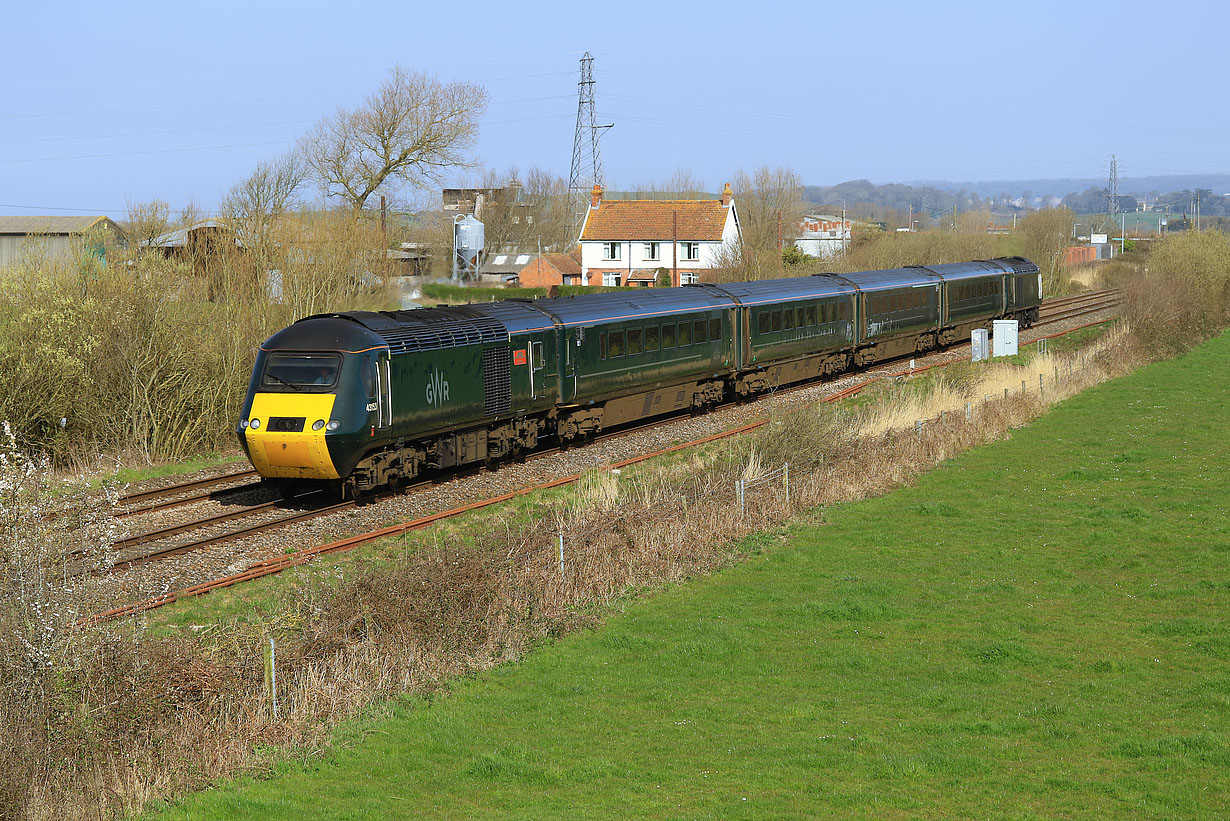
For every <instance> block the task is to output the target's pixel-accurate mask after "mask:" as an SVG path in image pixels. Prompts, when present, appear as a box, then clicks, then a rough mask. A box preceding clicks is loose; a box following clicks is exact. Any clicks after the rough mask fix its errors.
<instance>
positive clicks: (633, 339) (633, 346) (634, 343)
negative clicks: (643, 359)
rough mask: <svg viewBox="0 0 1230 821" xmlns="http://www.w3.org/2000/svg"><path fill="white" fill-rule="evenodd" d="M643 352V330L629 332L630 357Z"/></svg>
mask: <svg viewBox="0 0 1230 821" xmlns="http://www.w3.org/2000/svg"><path fill="white" fill-rule="evenodd" d="M640 352H641V329H640V328H636V329H634V330H631V331H628V356H632V354H634V353H640Z"/></svg>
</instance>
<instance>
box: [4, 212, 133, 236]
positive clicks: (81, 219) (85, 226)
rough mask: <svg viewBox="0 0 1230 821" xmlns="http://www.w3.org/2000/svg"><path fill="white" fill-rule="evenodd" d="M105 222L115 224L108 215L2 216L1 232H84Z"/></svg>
mask: <svg viewBox="0 0 1230 821" xmlns="http://www.w3.org/2000/svg"><path fill="white" fill-rule="evenodd" d="M105 223H111V225H113V226H114V225H115V223H112V222H111V220H110V219H108V218H107V217H104V216H97V215H84V216H75V217H69V216H64V217H6V216H0V234H84V233H85V232H86V231H88V230H89V229H91V228H94V227H95V226H97V225H100V224H105ZM117 227H118V226H117Z"/></svg>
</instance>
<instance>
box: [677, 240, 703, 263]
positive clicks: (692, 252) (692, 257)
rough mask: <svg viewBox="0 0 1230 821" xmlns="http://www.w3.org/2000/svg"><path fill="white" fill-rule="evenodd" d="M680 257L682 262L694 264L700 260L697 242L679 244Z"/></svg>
mask: <svg viewBox="0 0 1230 821" xmlns="http://www.w3.org/2000/svg"><path fill="white" fill-rule="evenodd" d="M679 245H680V246H681V248H680V252H679V253H680V257H679V259H680V260H681V261H683V262H696V261H698V260H699V259H700V243H699V242H681V243H679Z"/></svg>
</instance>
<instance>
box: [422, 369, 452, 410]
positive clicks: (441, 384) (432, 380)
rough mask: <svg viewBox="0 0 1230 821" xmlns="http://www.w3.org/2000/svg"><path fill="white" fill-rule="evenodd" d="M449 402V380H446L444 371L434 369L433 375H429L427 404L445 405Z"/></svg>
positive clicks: (432, 370)
mask: <svg viewBox="0 0 1230 821" xmlns="http://www.w3.org/2000/svg"><path fill="white" fill-rule="evenodd" d="M447 401H448V380H447V379H445V378H444V372H443V371H438V370H436V369H435V368H432V369H431V373H429V374H427V404H428V405H443V404H444V403H445V402H447Z"/></svg>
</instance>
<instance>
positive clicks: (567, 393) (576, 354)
mask: <svg viewBox="0 0 1230 821" xmlns="http://www.w3.org/2000/svg"><path fill="white" fill-rule="evenodd" d="M584 341H585V329H584V328H570V329H568V331H567V333H565V334H564V360H563V361H562V362H560V369H559V372H560V383H559V400H560V401H561V402H571V401H573V400H574V399H576V397H577V393H578V387H577V372H578V371H579V370H580V360H581V343H583V342H584Z"/></svg>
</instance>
